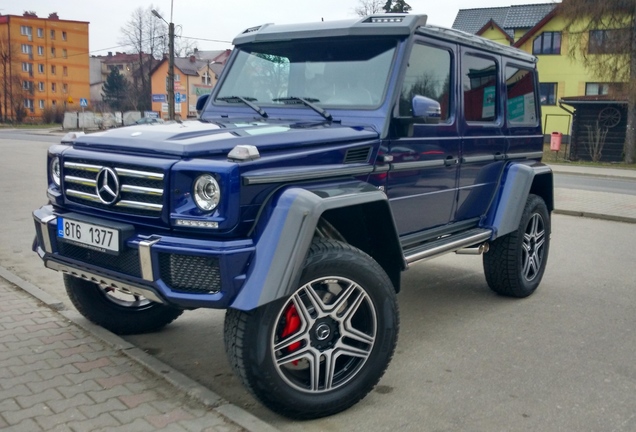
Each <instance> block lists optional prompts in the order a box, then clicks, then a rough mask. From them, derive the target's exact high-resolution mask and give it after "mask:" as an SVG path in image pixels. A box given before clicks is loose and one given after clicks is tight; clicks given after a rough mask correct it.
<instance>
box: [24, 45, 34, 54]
mask: <svg viewBox="0 0 636 432" xmlns="http://www.w3.org/2000/svg"><path fill="white" fill-rule="evenodd" d="M22 54H33V45H27V44H22Z"/></svg>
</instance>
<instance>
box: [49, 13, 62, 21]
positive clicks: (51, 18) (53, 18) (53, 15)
mask: <svg viewBox="0 0 636 432" xmlns="http://www.w3.org/2000/svg"><path fill="white" fill-rule="evenodd" d="M49 19H50V20H59V19H60V17H59V16H58V15H57V12H52V13H50V14H49Z"/></svg>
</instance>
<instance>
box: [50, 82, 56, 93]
mask: <svg viewBox="0 0 636 432" xmlns="http://www.w3.org/2000/svg"><path fill="white" fill-rule="evenodd" d="M51 91H52V92H53V93H55V92H56V91H57V85H56V84H55V83H51Z"/></svg>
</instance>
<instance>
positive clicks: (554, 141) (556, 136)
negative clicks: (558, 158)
mask: <svg viewBox="0 0 636 432" xmlns="http://www.w3.org/2000/svg"><path fill="white" fill-rule="evenodd" d="M562 138H563V134H562V133H561V132H552V136H551V137H550V150H552V151H555V152H558V151H559V150H561V139H562Z"/></svg>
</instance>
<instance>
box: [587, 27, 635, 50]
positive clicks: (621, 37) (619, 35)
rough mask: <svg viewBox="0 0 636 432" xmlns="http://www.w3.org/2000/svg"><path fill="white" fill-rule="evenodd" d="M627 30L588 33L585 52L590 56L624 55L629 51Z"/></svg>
mask: <svg viewBox="0 0 636 432" xmlns="http://www.w3.org/2000/svg"><path fill="white" fill-rule="evenodd" d="M629 33H630V32H629V30H628V29H616V30H592V31H590V37H589V43H588V47H587V50H588V52H589V53H590V54H624V53H626V52H628V51H629V49H630V47H631V45H630V36H629Z"/></svg>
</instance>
